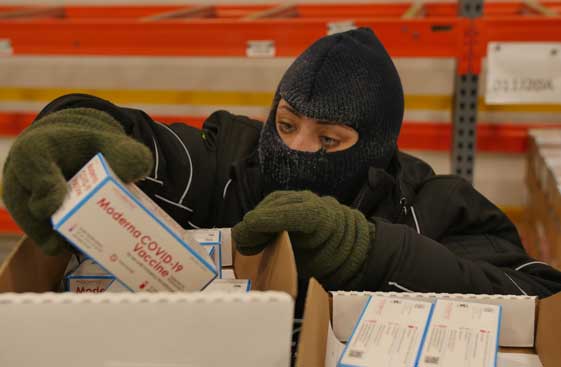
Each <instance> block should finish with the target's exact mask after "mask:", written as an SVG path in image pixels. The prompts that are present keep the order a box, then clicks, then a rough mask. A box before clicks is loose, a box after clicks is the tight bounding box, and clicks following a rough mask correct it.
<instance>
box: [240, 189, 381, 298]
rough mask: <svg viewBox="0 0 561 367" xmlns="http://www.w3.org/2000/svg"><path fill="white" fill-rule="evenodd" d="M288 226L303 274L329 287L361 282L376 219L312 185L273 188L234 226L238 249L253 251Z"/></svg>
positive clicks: (301, 275)
mask: <svg viewBox="0 0 561 367" xmlns="http://www.w3.org/2000/svg"><path fill="white" fill-rule="evenodd" d="M283 230H286V231H288V232H289V235H290V240H291V242H292V246H293V249H294V255H295V258H296V266H297V268H298V274H299V277H301V278H305V279H307V278H309V277H315V278H316V279H318V280H319V281H320V283H322V284H323V285H324V286H325V287H327V288H328V289H331V290H336V289H354V288H357V287H359V284H360V283H361V281H362V277H363V275H364V272H363V270H364V265H365V263H366V257H367V255H368V251H369V249H370V246H371V243H372V241H373V240H374V234H375V231H374V224H372V223H369V222H368V221H367V220H366V218H365V217H364V215H363V214H362V213H361V212H359V211H358V210H355V209H351V208H349V207H348V206H345V205H342V204H340V203H339V202H338V201H337V200H336V199H334V198H332V197H319V196H317V195H316V194H314V193H312V192H310V191H276V192H273V193H272V194H270V195H268V196H267V197H266V198H265V199H263V201H262V202H261V203H259V205H257V207H256V208H255V209H253V210H252V211H250V212H248V213H247V214H246V215H245V216H244V218H243V220H242V221H241V222H240V223H238V224H237V225H236V226H235V227H234V228H233V229H232V236H233V238H234V240H235V241H236V245H237V248H238V251H239V252H240V253H242V254H244V255H254V254H257V253H259V252H260V251H262V250H263V249H264V248H265V246H267V245H268V244H269V243H270V242H271V241H272V240H273V239H274V238H275V237H276V235H277V234H278V233H280V232H282V231H283Z"/></svg>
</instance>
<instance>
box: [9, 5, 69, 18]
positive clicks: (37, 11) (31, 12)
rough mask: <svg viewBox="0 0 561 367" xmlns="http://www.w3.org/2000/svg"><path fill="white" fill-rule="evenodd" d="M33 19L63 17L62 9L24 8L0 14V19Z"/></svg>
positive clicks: (52, 7) (47, 7) (58, 7)
mask: <svg viewBox="0 0 561 367" xmlns="http://www.w3.org/2000/svg"><path fill="white" fill-rule="evenodd" d="M34 17H56V18H62V17H64V8H63V7H62V6H34V7H26V8H18V9H12V10H6V11H3V12H0V19H1V20H4V19H18V20H21V18H34Z"/></svg>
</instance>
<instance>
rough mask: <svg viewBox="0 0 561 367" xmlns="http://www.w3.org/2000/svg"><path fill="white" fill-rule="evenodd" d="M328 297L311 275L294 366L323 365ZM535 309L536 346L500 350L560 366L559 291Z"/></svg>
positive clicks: (545, 365) (560, 307)
mask: <svg viewBox="0 0 561 367" xmlns="http://www.w3.org/2000/svg"><path fill="white" fill-rule="evenodd" d="M331 301H332V299H331V298H330V296H329V294H328V293H327V292H326V291H325V290H324V289H323V288H322V286H321V285H320V284H319V283H318V282H317V281H316V280H315V279H311V280H310V283H309V286H308V293H307V295H306V305H305V308H304V322H303V326H302V332H301V334H300V341H299V344H298V354H297V359H296V366H297V367H324V366H325V355H326V342H327V333H328V328H330V327H331V325H330V321H331V312H330V310H331ZM537 310H538V315H537V327H536V346H535V349H532V348H501V351H503V352H525V353H537V354H538V356H539V358H540V360H541V362H542V364H543V365H544V367H557V366H560V365H561V348H559V340H561V293H558V294H556V295H553V296H551V297H548V298H544V299H541V300H539V302H538V308H537Z"/></svg>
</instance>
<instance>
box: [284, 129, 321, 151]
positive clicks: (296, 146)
mask: <svg viewBox="0 0 561 367" xmlns="http://www.w3.org/2000/svg"><path fill="white" fill-rule="evenodd" d="M287 145H288V147H289V148H290V149H292V150H298V151H301V152H310V153H313V152H317V151H318V150H320V149H321V144H320V143H319V141H318V139H314V138H313V136H310V134H307V133H305V132H298V133H297V134H296V135H295V136H294V138H293V139H291V141H290V143H289V144H287Z"/></svg>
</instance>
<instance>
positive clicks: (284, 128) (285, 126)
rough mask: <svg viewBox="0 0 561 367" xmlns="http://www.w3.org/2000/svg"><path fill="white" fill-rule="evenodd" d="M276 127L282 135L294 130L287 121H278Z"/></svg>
mask: <svg viewBox="0 0 561 367" xmlns="http://www.w3.org/2000/svg"><path fill="white" fill-rule="evenodd" d="M277 125H278V126H279V130H280V131H281V132H282V133H284V134H290V133H292V132H294V131H295V130H296V127H295V126H294V125H293V124H292V123H290V122H287V121H279V122H278V123H277Z"/></svg>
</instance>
